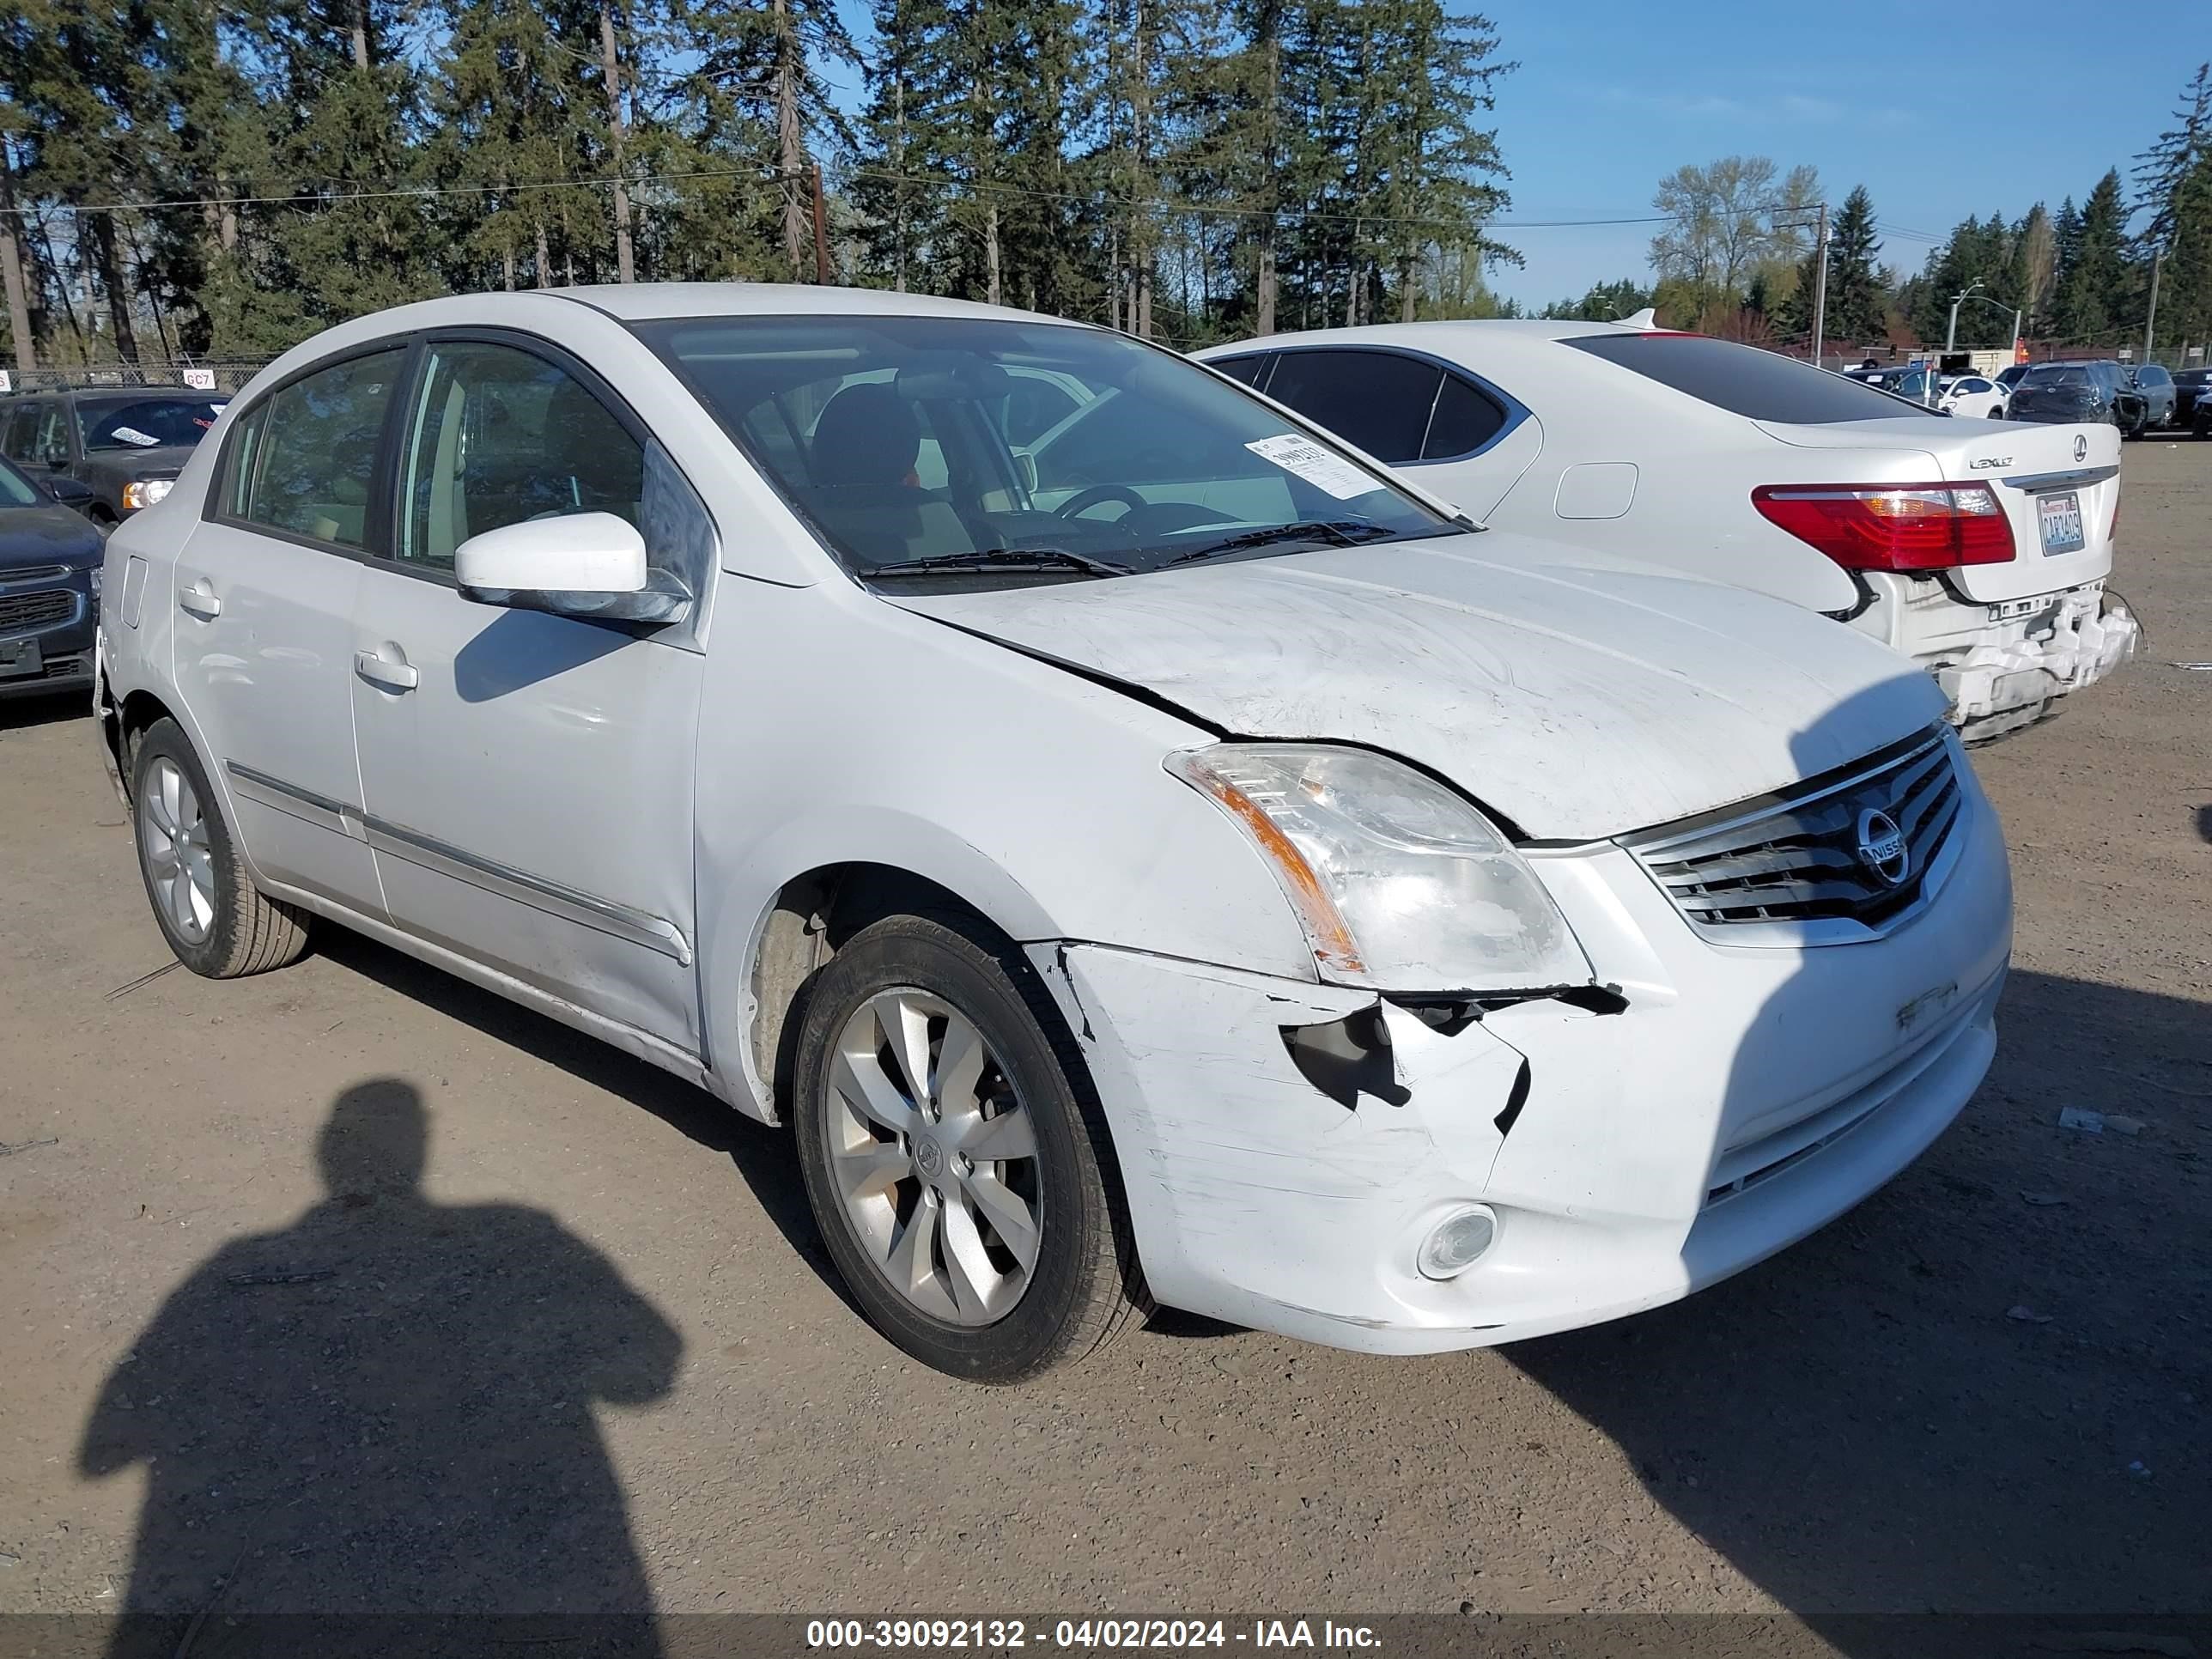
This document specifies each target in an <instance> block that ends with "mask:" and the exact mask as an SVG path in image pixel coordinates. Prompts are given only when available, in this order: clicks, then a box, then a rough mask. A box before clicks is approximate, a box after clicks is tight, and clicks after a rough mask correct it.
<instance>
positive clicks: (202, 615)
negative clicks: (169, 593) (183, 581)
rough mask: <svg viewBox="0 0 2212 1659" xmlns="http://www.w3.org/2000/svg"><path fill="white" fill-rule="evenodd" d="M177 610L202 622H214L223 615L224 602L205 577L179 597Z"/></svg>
mask: <svg viewBox="0 0 2212 1659" xmlns="http://www.w3.org/2000/svg"><path fill="white" fill-rule="evenodd" d="M177 608H178V609H179V610H180V611H186V612H188V613H189V614H191V615H192V616H195V617H198V618H199V619H200V620H201V621H202V622H213V621H214V620H215V619H216V617H220V616H221V615H222V600H221V599H218V598H216V591H215V589H214V588H212V587H210V586H209V585H208V579H207V578H206V577H205V576H203V577H201V578H200V579H199V580H197V581H196V582H194V583H193V584H192V585H191V586H190V587H188V588H186V589H185V591H184V592H181V593H179V594H178V595H177Z"/></svg>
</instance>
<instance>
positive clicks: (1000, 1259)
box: [792, 915, 1152, 1383]
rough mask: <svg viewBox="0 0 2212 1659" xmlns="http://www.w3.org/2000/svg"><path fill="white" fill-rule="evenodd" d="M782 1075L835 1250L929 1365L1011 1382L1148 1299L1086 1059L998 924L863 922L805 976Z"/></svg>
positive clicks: (1118, 1325)
mask: <svg viewBox="0 0 2212 1659" xmlns="http://www.w3.org/2000/svg"><path fill="white" fill-rule="evenodd" d="M948 924H950V925H948ZM895 1033H904V1034H905V1041H904V1042H903V1043H902V1042H901V1041H900V1040H899V1039H898V1037H897V1036H895ZM793 1081H794V1087H793V1103H792V1105H793V1111H792V1118H793V1124H792V1127H793V1133H794V1134H795V1135H796V1136H797V1138H798V1143H799V1144H798V1151H799V1170H800V1172H801V1174H802V1175H803V1176H804V1177H805V1184H806V1196H807V1200H808V1202H809V1204H810V1205H811V1207H812V1209H813V1211H814V1217H815V1221H816V1224H817V1225H818V1226H819V1227H820V1228H821V1230H822V1237H823V1243H825V1244H826V1245H827V1246H828V1248H829V1255H830V1258H831V1260H832V1261H835V1262H836V1266H837V1271H838V1273H840V1274H841V1275H842V1277H843V1279H844V1281H845V1285H846V1288H847V1289H848V1291H850V1293H851V1295H852V1297H853V1299H854V1301H855V1302H856V1303H858V1304H860V1310H861V1311H862V1312H863V1313H865V1314H866V1316H867V1317H868V1320H869V1322H871V1323H872V1324H873V1325H874V1326H875V1327H876V1328H877V1329H878V1330H879V1331H881V1332H882V1333H883V1334H884V1335H885V1336H887V1337H889V1338H890V1340H892V1341H893V1342H894V1343H896V1344H897V1345H898V1346H900V1347H901V1348H903V1349H904V1350H905V1351H906V1352H908V1353H909V1354H911V1355H913V1356H914V1358H916V1359H919V1360H921V1362H922V1363H923V1364H926V1365H930V1366H933V1367H934V1368H935V1369H936V1370H940V1371H944V1372H945V1373H946V1374H948V1375H949V1376H957V1377H961V1378H963V1379H965V1380H967V1381H969V1382H973V1383H1018V1382H1021V1381H1023V1380H1024V1379H1025V1378H1028V1377H1031V1376H1036V1375H1037V1374H1038V1373H1040V1372H1042V1371H1044V1370H1049V1369H1050V1368H1052V1367H1053V1366H1054V1365H1058V1364H1065V1363H1069V1362H1073V1361H1077V1360H1080V1359H1083V1358H1087V1357H1088V1356H1089V1355H1091V1354H1092V1353H1095V1352H1097V1351H1098V1350H1100V1349H1101V1348H1103V1347H1104V1346H1106V1345H1107V1344H1108V1343H1109V1342H1111V1341H1112V1340H1115V1338H1116V1337H1118V1336H1120V1335H1121V1334H1122V1333H1123V1332H1124V1331H1126V1330H1127V1329H1128V1328H1129V1327H1130V1326H1132V1325H1134V1324H1137V1323H1139V1322H1141V1321H1142V1319H1143V1317H1144V1316H1145V1315H1146V1313H1148V1312H1149V1311H1150V1310H1151V1305H1152V1304H1151V1300H1150V1297H1148V1296H1147V1294H1146V1291H1145V1288H1144V1280H1143V1276H1142V1273H1141V1272H1140V1270H1139V1267H1138V1266H1137V1261H1136V1253H1135V1249H1134V1247H1133V1239H1132V1235H1131V1232H1130V1230H1129V1224H1128V1216H1127V1206H1126V1205H1125V1204H1124V1203H1123V1202H1122V1200H1121V1186H1120V1180H1119V1168H1118V1165H1116V1164H1115V1161H1114V1149H1113V1146H1112V1143H1111V1141H1110V1139H1109V1136H1108V1133H1107V1130H1106V1125H1105V1120H1104V1117H1103V1114H1102V1113H1101V1111H1100V1109H1099V1106H1098V1103H1097V1098H1096V1097H1095V1095H1094V1094H1093V1092H1092V1090H1091V1084H1090V1079H1089V1076H1088V1073H1086V1071H1085V1067H1084V1065H1083V1061H1082V1057H1081V1055H1080V1054H1079V1052H1078V1051H1077V1049H1076V1048H1075V1044H1074V1042H1073V1038H1072V1037H1071V1036H1069V1035H1068V1033H1067V1030H1066V1024H1065V1022H1064V1021H1063V1020H1062V1019H1061V1018H1060V1012H1059V1010H1058V1008H1057V1007H1055V1006H1054V1004H1053V1002H1052V1000H1051V998H1050V996H1049V995H1048V994H1047V993H1046V991H1045V988H1044V987H1043V985H1042V982H1040V981H1039V980H1038V978H1037V975H1036V970H1035V969H1033V968H1032V967H1031V966H1030V963H1029V962H1028V960H1027V958H1026V957H1023V956H1022V954H1021V952H1020V951H1018V950H1017V949H1015V948H1014V946H1012V945H1011V944H1009V943H1007V942H1006V940H1004V939H1000V938H999V937H997V936H996V935H995V934H993V933H990V932H989V931H987V929H985V928H984V927H981V926H979V925H977V924H975V923H973V922H970V921H966V920H965V919H963V918H957V917H948V918H946V919H945V921H933V920H929V919H927V918H924V917H921V916H912V915H898V916H892V917H890V918H888V919H886V920H884V921H878V922H876V923H875V924H873V925H872V926H871V927H866V928H863V929H862V930H861V931H860V932H859V933H855V934H854V936H853V937H852V938H851V939H848V940H847V941H846V942H845V944H844V945H843V946H842V948H841V949H840V950H839V951H838V952H837V954H836V956H835V957H832V958H831V959H830V961H829V963H828V965H827V966H825V967H824V968H823V969H822V970H821V972H820V974H819V975H817V978H816V981H815V983H814V984H813V985H812V986H811V987H810V989H809V991H808V994H807V997H806V1012H805V1018H804V1020H803V1022H802V1024H801V1026H800V1029H799V1040H798V1063H797V1065H796V1066H795V1068H794V1079H793ZM1025 1258H1026V1259H1025Z"/></svg>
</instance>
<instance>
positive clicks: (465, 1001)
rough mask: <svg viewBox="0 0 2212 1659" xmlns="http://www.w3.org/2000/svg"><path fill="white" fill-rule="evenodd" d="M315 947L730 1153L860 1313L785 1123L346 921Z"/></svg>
mask: <svg viewBox="0 0 2212 1659" xmlns="http://www.w3.org/2000/svg"><path fill="white" fill-rule="evenodd" d="M315 949H316V951H317V952H318V954H319V955H321V956H323V957H325V958H327V959H328V960H330V961H331V962H333V963H337V964H338V965H339V966H341V967H343V968H346V969H349V970H350V971H352V972H354V973H356V974H359V975H362V977H363V978H365V979H369V980H374V981H375V982H376V983H377V984H379V985H381V986H383V987H386V989H387V990H391V991H394V992H397V993H398V994H400V995H401V996H404V997H407V998H410V999H411V1000H414V1001H417V1002H422V1003H426V1004H428V1005H429V1006H434V1007H435V1008H437V1009H438V1010H439V1012H441V1013H446V1014H450V1015H452V1016H453V1018H456V1019H458V1020H460V1021H461V1022H462V1023H463V1024H466V1025H470V1026H472V1027H473V1028H475V1029H476V1030H479V1031H482V1032H483V1034H484V1035H485V1036H489V1037H493V1038H495V1039H497V1040H498V1041H499V1042H505V1043H509V1044H512V1045H513V1047H515V1048H520V1049H521V1050H522V1051H523V1052H524V1053H525V1054H531V1055H533V1056H535V1057H536V1058H537V1059H539V1060H544V1062H545V1063H546V1064H547V1065H549V1066H559V1067H560V1068H561V1069H562V1071H564V1072H567V1073H569V1074H570V1075H571V1076H574V1077H577V1078H580V1079H583V1080H584V1081H585V1082H586V1083H589V1084H591V1085H592V1086H593V1087H594V1088H599V1089H604V1090H605V1091H607V1092H608V1093H609V1094H611V1095H614V1096H617V1097H619V1098H621V1099H623V1100H626V1101H628V1102H629V1103H630V1104H631V1105H633V1106H635V1107H638V1108H640V1109H642V1110H644V1111H647V1112H650V1113H652V1114H653V1116H655V1117H657V1118H659V1120H660V1121H662V1122H664V1123H665V1124H667V1125H668V1126H669V1127H671V1128H672V1129H674V1130H676V1131H677V1132H678V1133H679V1134H682V1135H683V1136H684V1138H685V1139H689V1140H691V1141H694V1142H696V1143H697V1144H698V1145H699V1146H703V1147H705V1148H706V1149H707V1150H708V1151H709V1152H715V1153H719V1154H720V1155H721V1156H722V1157H725V1158H728V1159H729V1160H730V1163H731V1164H732V1167H734V1168H735V1169H736V1170H737V1172H738V1175H739V1176H742V1177H743V1178H744V1182H745V1185H746V1187H747V1188H750V1191H751V1193H752V1195H753V1197H754V1199H755V1200H756V1201H757V1202H758V1204H759V1205H760V1206H761V1209H762V1211H763V1212H764V1213H765V1214H766V1215H767V1216H768V1218H769V1220H771V1221H773V1222H774V1223H775V1225H776V1229H777V1231H780V1232H781V1233H782V1235H783V1237H784V1240H785V1242H786V1243H788V1244H789V1245H790V1246H791V1249H792V1252H793V1255H797V1256H798V1257H799V1260H801V1261H804V1262H805V1264H806V1265H807V1267H810V1268H811V1269H812V1271H813V1272H814V1273H815V1276H816V1277H817V1278H818V1279H821V1281H822V1282H823V1284H824V1285H827V1286H828V1287H829V1289H830V1290H831V1291H835V1292H836V1295H837V1297H838V1298H839V1299H840V1300H841V1301H843V1302H844V1303H845V1304H846V1305H847V1306H848V1307H850V1308H853V1309H854V1313H855V1314H856V1315H857V1314H858V1311H859V1310H858V1308H857V1307H856V1306H854V1304H853V1302H852V1299H851V1297H849V1296H848V1294H847V1293H846V1290H845V1285H844V1281H843V1280H842V1279H840V1278H839V1277H838V1276H837V1271H836V1267H834V1266H833V1265H832V1264H831V1262H830V1260H829V1252H828V1251H827V1250H825V1249H823V1247H822V1235H821V1233H820V1231H818V1230H817V1228H816V1226H815V1225H814V1217H813V1213H812V1212H811V1211H810V1210H809V1209H808V1208H807V1206H806V1193H805V1188H804V1186H803V1185H802V1184H801V1182H800V1180H799V1163H798V1160H797V1158H794V1157H793V1154H792V1151H791V1138H790V1135H789V1133H788V1132H787V1131H786V1130H783V1129H772V1128H770V1127H768V1126H767V1125H766V1124H764V1123H760V1122H757V1121H754V1120H753V1119H751V1118H749V1117H747V1116H745V1115H744V1114H743V1113H741V1112H739V1111H738V1110H736V1109H734V1108H732V1107H731V1106H730V1105H728V1104H727V1103H725V1102H723V1101H720V1100H718V1099H716V1098H715V1097H714V1096H712V1095H710V1094H708V1092H707V1091H705V1090H703V1089H701V1088H697V1087H695V1086H694V1085H691V1084H689V1083H686V1082H684V1080H683V1079H681V1078H678V1077H674V1076H671V1074H670V1073H666V1072H664V1071H662V1070H661V1069H660V1068H659V1066H653V1065H650V1064H648V1063H647V1061H645V1060H638V1059H635V1058H634V1057H632V1056H631V1055H629V1054H623V1052H622V1051H621V1050H620V1049H618V1048H611V1047H609V1046H608V1045H607V1044H606V1043H605V1042H601V1041H599V1039H598V1038H597V1037H592V1036H586V1035H585V1034H584V1033H583V1032H581V1031H578V1030H572V1029H571V1028H570V1027H568V1026H566V1025H563V1024H561V1023H560V1022H559V1021H558V1020H556V1019H551V1018H548V1017H546V1016H545V1015H544V1014H539V1013H536V1012H532V1010H530V1009H528V1008H525V1007H523V1006H520V1004H517V1003H513V1002H509V1001H508V1000H507V999H506V998H504V997H501V996H496V995H495V994H492V993H491V992H489V991H485V990H480V989H478V988H477V987H476V986H473V985H471V984H470V983H469V982H468V981H465V980H461V979H457V978H455V977H454V976H453V975H450V974H447V973H446V972H444V971H443V970H442V969H436V968H433V967H431V966H429V965H428V963H421V962H417V961H416V960H415V958H414V957H410V956H407V955H405V954H404V953H403V952H401V951H395V950H392V949H391V948H390V947H389V946H387V945H380V944H378V943H376V942H375V941H374V940H373V939H365V938H363V937H362V935H360V934H358V933H348V932H347V931H345V930H344V929H343V928H339V927H328V926H325V927H319V928H317V930H316V932H315Z"/></svg>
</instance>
